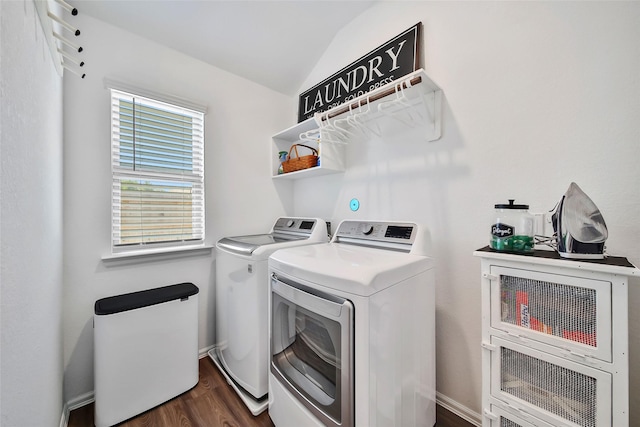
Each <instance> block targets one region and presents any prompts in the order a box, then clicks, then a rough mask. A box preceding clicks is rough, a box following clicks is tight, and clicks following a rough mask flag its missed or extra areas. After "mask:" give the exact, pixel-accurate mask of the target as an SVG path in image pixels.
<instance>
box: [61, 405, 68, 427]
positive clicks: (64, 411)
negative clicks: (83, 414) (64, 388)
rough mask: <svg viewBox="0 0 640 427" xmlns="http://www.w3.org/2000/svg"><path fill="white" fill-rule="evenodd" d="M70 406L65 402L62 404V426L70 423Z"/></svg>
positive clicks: (65, 426)
mask: <svg viewBox="0 0 640 427" xmlns="http://www.w3.org/2000/svg"><path fill="white" fill-rule="evenodd" d="M69 412H71V411H69V406H68V405H67V404H66V403H65V404H64V405H63V406H62V415H60V427H67V426H68V425H69Z"/></svg>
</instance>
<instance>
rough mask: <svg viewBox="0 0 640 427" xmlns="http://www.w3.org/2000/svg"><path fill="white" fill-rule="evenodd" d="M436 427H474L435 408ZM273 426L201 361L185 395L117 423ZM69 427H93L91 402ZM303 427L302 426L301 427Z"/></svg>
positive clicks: (129, 426) (133, 426) (126, 426)
mask: <svg viewBox="0 0 640 427" xmlns="http://www.w3.org/2000/svg"><path fill="white" fill-rule="evenodd" d="M436 417H437V420H436V426H437V427H473V424H470V423H468V422H466V421H464V420H463V419H461V418H459V417H457V416H456V415H454V414H453V413H451V412H449V411H447V410H446V409H444V408H442V407H440V406H438V407H437V413H436ZM178 426H180V427H188V426H192V427H218V426H224V427H236V426H237V427H263V426H273V423H272V422H271V419H270V418H269V414H268V413H267V411H265V412H263V413H262V414H260V415H258V416H257V417H254V416H253V415H251V412H249V410H248V409H247V408H246V407H245V406H244V404H243V403H242V401H241V400H240V398H239V397H238V396H237V395H236V394H235V392H234V391H233V389H232V388H231V386H229V384H227V382H226V381H225V379H224V377H223V376H222V375H221V374H220V372H219V371H218V369H217V368H216V367H215V365H214V364H213V362H212V361H211V360H210V359H209V358H208V357H205V358H203V359H200V381H199V382H198V384H197V385H196V386H195V387H194V388H192V389H191V390H189V391H188V392H186V393H183V394H181V395H180V396H178V397H176V398H175V399H172V400H170V401H168V402H166V403H165V404H163V405H160V406H158V407H156V408H154V409H151V410H149V411H147V412H145V413H143V414H140V415H138V416H137V417H134V418H131V419H130V420H128V421H125V422H123V423H121V424H119V427H178ZM68 427H93V403H92V404H90V405H86V406H83V407H81V408H78V409H76V410H73V411H71V414H70V416H69V424H68ZM301 427H303V426H301Z"/></svg>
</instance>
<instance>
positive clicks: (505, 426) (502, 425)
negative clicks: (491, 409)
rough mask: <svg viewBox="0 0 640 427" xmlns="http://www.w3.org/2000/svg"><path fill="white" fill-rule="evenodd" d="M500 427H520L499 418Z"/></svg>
mask: <svg viewBox="0 0 640 427" xmlns="http://www.w3.org/2000/svg"><path fill="white" fill-rule="evenodd" d="M500 427H522V426H521V425H520V424H518V423H516V422H515V421H511V420H510V419H508V418H505V417H500Z"/></svg>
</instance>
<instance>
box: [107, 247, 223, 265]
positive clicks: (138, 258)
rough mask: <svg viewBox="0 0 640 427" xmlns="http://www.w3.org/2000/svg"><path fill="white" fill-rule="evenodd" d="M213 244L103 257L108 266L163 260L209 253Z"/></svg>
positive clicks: (147, 250) (122, 253)
mask: <svg viewBox="0 0 640 427" xmlns="http://www.w3.org/2000/svg"><path fill="white" fill-rule="evenodd" d="M212 249H213V245H198V246H182V247H177V248H176V247H174V248H158V249H142V250H137V251H127V252H116V253H113V254H109V255H104V256H103V257H102V262H104V263H105V264H106V265H107V266H110V265H116V264H131V263H140V262H147V261H161V260H165V259H171V258H183V257H192V256H200V255H209V254H210V253H211V250H212Z"/></svg>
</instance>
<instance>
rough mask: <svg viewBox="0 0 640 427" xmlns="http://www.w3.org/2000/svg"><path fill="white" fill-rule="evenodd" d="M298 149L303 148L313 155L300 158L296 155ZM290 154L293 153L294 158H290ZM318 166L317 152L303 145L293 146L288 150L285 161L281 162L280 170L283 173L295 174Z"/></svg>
mask: <svg viewBox="0 0 640 427" xmlns="http://www.w3.org/2000/svg"><path fill="white" fill-rule="evenodd" d="M298 147H304V148H308V149H309V150H311V152H312V153H313V154H310V155H308V156H300V155H299V154H298ZM292 152H295V154H296V157H292V156H291V154H292ZM317 164H318V150H316V149H315V148H312V147H309V146H308V145H303V144H293V145H292V146H291V148H290V149H289V155H288V156H287V160H285V161H284V162H282V170H283V171H284V173H288V172H295V171H299V170H303V169H309V168H312V167H314V166H316V165H317Z"/></svg>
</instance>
